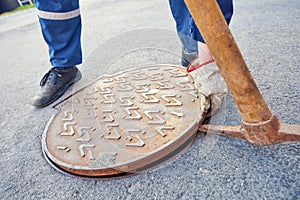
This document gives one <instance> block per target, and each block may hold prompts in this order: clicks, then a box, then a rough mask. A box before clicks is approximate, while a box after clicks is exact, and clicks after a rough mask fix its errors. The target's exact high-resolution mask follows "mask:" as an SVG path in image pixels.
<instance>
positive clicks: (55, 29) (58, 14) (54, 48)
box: [35, 0, 82, 67]
mask: <svg viewBox="0 0 300 200" xmlns="http://www.w3.org/2000/svg"><path fill="white" fill-rule="evenodd" d="M35 4H36V7H37V10H38V16H39V20H40V25H41V30H42V33H43V36H44V39H45V41H46V43H47V44H48V47H49V56H50V62H51V65H52V66H53V67H69V66H74V65H78V64H81V62H82V52H81V41H80V35H81V18H80V12H79V1H78V0H47V1H45V0H36V1H35Z"/></svg>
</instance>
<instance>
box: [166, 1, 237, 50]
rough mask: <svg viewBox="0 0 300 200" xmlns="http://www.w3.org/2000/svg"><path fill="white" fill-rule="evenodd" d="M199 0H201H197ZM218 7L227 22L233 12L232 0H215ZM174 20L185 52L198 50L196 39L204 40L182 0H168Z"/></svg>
mask: <svg viewBox="0 0 300 200" xmlns="http://www.w3.org/2000/svg"><path fill="white" fill-rule="evenodd" d="M199 1H201V0H199ZM217 2H218V4H219V6H220V9H221V11H222V13H223V15H224V17H225V19H226V21H227V23H228V24H229V22H230V20H231V17H232V14H233V3H232V0H217ZM169 3H170V8H171V11H172V14H173V17H174V19H175V22H176V28H177V33H178V36H179V38H180V41H181V43H182V45H183V47H184V50H185V51H186V52H189V53H190V52H196V51H198V45H197V41H200V42H204V40H203V38H202V36H201V34H200V32H199V30H198V28H197V26H196V24H195V22H194V20H193V19H192V17H191V15H190V12H189V10H188V8H187V6H186V5H185V3H184V0H169Z"/></svg>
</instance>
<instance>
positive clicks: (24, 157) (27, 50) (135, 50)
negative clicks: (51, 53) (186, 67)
mask: <svg viewBox="0 0 300 200" xmlns="http://www.w3.org/2000/svg"><path fill="white" fill-rule="evenodd" d="M234 3H235V13H234V16H233V19H232V23H231V25H230V27H231V30H232V33H233V35H234V36H235V39H236V41H237V43H238V45H239V47H240V50H241V52H242V54H243V56H244V59H245V61H246V63H247V65H248V68H249V69H250V71H251V73H252V75H253V77H254V79H255V81H256V83H257V85H258V87H259V89H260V91H261V93H262V94H263V96H264V98H265V100H266V102H267V104H268V105H269V107H270V109H271V111H272V112H273V113H274V114H276V115H277V116H278V117H279V119H280V121H282V122H286V123H291V124H300V106H299V105H300V95H299V92H300V87H299V83H300V82H299V77H300V70H299V66H300V43H299V41H300V1H299V0H252V1H247V0H236V1H234ZM81 8H82V21H83V33H82V44H83V53H84V64H82V65H81V66H79V67H80V69H81V70H82V73H83V78H82V80H81V81H80V82H78V83H77V84H76V85H75V86H74V87H72V89H70V90H69V91H68V92H67V93H66V94H65V95H64V97H66V96H67V95H70V94H72V93H73V92H74V91H76V90H78V89H79V88H81V87H83V86H84V85H86V84H87V83H89V82H91V81H92V80H94V79H96V78H97V77H98V76H100V75H102V74H104V73H106V74H113V73H116V72H119V71H124V70H126V69H130V68H133V67H142V66H146V65H155V64H164V63H171V64H180V51H181V47H180V43H179V40H178V38H177V35H176V32H175V24H174V21H173V19H172V17H171V13H170V10H169V7H168V1H161V0H152V1H140V0H123V1H116V0H115V1H112V0H97V1H92V0H82V1H81ZM0 48H1V50H0V65H1V74H0V77H1V78H0V91H1V95H0V102H1V107H0V136H1V137H0V169H1V174H0V179H1V180H0V199H274V200H275V199H276V200H279V199H291V200H292V199H293V200H297V199H299V198H300V173H299V172H300V144H299V143H296V142H290V143H282V144H278V145H273V146H264V147H262V146H255V145H253V144H250V143H248V142H246V141H242V140H238V139H232V138H226V137H220V136H205V137H200V138H199V139H198V140H197V141H196V142H195V143H194V144H193V145H192V146H191V147H190V148H188V149H187V150H186V151H185V152H184V153H182V154H180V155H179V156H177V157H176V158H175V159H173V160H171V161H169V162H168V163H165V164H164V165H162V166H160V167H158V168H157V169H155V170H151V171H149V172H145V173H142V174H138V175H135V176H130V177H124V178H119V179H112V180H97V181H96V180H82V179H79V178H74V177H70V176H67V175H64V174H62V173H60V172H58V171H56V170H54V169H53V168H52V167H51V166H50V165H49V164H48V162H47V161H46V160H45V159H44V157H43V153H42V150H41V137H42V134H43V130H44V128H45V125H46V123H47V121H48V120H49V119H50V117H51V116H52V115H53V113H54V112H55V111H54V110H53V109H52V108H51V107H50V106H49V107H47V108H44V109H35V108H33V107H32V106H31V105H30V102H31V99H32V97H33V96H34V94H35V92H36V91H37V90H38V87H39V85H38V83H39V81H40V78H41V77H42V76H43V74H44V73H46V72H47V71H48V69H49V62H48V55H47V47H46V45H45V44H44V42H43V39H42V36H41V33H40V28H39V24H38V19H37V17H36V14H35V10H34V9H31V10H28V11H24V12H20V13H16V14H11V15H6V16H0ZM212 123H215V124H220V125H238V124H240V123H241V118H240V115H239V113H238V111H237V109H236V106H235V104H234V103H233V101H232V98H231V96H230V94H229V95H228V96H227V97H226V99H225V101H224V102H223V106H222V108H221V109H220V110H219V112H218V113H217V115H216V116H215V117H213V119H212Z"/></svg>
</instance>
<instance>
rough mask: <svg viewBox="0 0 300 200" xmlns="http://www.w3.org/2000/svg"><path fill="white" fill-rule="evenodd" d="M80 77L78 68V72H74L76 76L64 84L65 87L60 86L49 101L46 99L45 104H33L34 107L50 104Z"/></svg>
mask: <svg viewBox="0 0 300 200" xmlns="http://www.w3.org/2000/svg"><path fill="white" fill-rule="evenodd" d="M81 77H82V74H81V72H80V71H79V70H78V72H77V73H76V76H75V78H74V79H72V80H71V81H70V82H69V83H68V84H66V85H65V87H63V88H61V89H60V90H58V91H57V93H56V95H55V96H54V97H53V99H51V100H50V101H48V102H47V103H45V104H42V105H33V106H34V107H37V108H43V107H46V106H48V105H50V104H52V103H53V102H54V101H56V100H57V99H59V98H60V97H61V96H62V95H63V94H64V93H65V92H66V91H67V89H68V88H69V87H71V86H72V85H73V84H74V83H76V82H77V81H79V80H80V79H81Z"/></svg>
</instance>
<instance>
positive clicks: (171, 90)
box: [42, 66, 203, 176]
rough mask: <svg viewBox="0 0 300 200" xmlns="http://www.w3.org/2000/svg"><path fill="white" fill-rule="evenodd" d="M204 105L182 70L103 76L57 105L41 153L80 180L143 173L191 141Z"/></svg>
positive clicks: (158, 68)
mask: <svg viewBox="0 0 300 200" xmlns="http://www.w3.org/2000/svg"><path fill="white" fill-rule="evenodd" d="M200 106H201V105H200V100H199V97H198V94H197V90H196V89H195V87H194V84H193V79H192V77H190V76H189V75H188V74H187V73H186V72H185V68H183V67H178V66H152V67H144V68H140V69H133V70H129V71H125V72H121V73H118V74H116V75H111V76H108V75H105V76H103V77H101V78H99V79H98V80H97V81H95V82H94V83H92V84H90V85H88V86H87V87H85V88H84V89H82V90H80V91H78V92H77V93H75V94H74V95H72V96H71V97H69V98H67V99H66V100H65V101H63V102H62V103H61V104H60V105H59V107H60V108H59V112H58V113H57V114H56V115H55V116H54V117H53V118H52V119H51V120H50V121H49V123H48V125H47V127H46V129H45V132H44V135H43V141H42V143H43V144H42V145H43V151H44V153H45V154H46V156H47V159H49V160H50V161H51V162H52V163H54V164H55V165H56V166H58V167H59V168H61V169H63V170H65V171H67V172H69V173H72V174H76V175H83V176H107V175H117V174H121V173H124V172H126V173H135V172H139V171H142V170H145V169H148V168H151V167H153V166H155V165H157V164H159V163H161V162H163V161H165V160H167V159H169V158H170V157H172V156H174V155H175V154H176V153H178V152H179V151H180V150H182V149H183V148H184V147H187V146H188V145H189V144H190V143H191V142H192V141H193V139H194V137H195V134H196V132H197V129H198V123H199V121H200V120H201V119H202V117H203V113H202V112H201V111H200Z"/></svg>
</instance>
